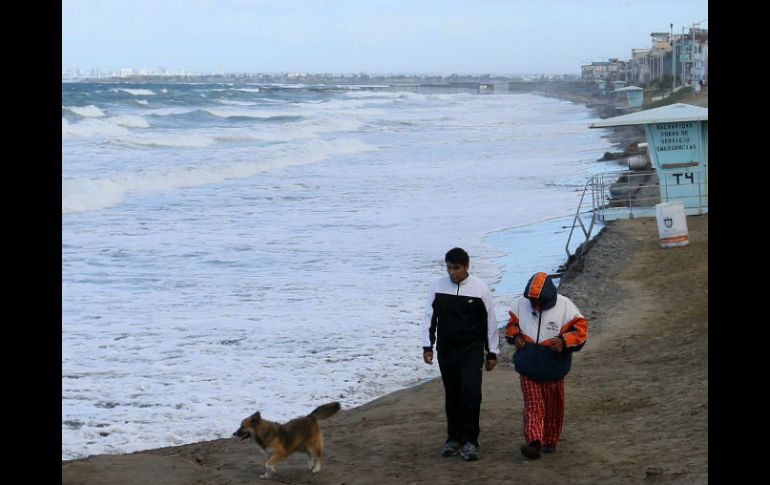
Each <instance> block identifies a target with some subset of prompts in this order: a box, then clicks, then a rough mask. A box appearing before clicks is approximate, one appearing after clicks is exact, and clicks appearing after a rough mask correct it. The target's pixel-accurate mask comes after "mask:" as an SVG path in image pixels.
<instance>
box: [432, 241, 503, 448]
mask: <svg viewBox="0 0 770 485" xmlns="http://www.w3.org/2000/svg"><path fill="white" fill-rule="evenodd" d="M444 261H445V262H446V268H447V273H448V277H446V276H445V277H443V278H441V279H439V280H438V281H436V282H435V283H433V285H432V286H431V289H430V293H429V295H428V301H427V302H426V304H425V315H424V318H423V324H422V350H423V354H422V357H423V360H424V361H425V363H426V364H430V365H432V364H433V345H434V344H435V345H436V352H437V353H438V364H439V369H440V370H441V380H442V381H443V382H444V410H445V412H446V419H447V440H446V443H445V444H444V448H443V450H442V451H441V454H442V455H443V456H452V455H454V454H455V453H457V451H458V450H460V456H461V457H462V458H463V459H464V460H466V461H475V460H478V459H479V441H478V438H479V415H480V412H481V376H482V371H481V369H482V367H484V368H486V370H488V371H491V370H492V369H494V368H495V365H496V364H497V353H498V352H499V350H498V347H499V342H498V338H499V337H498V330H497V319H496V318H495V306H494V303H493V302H492V294H491V293H490V291H489V288H488V287H487V285H486V283H484V282H483V281H481V280H480V279H479V278H476V277H475V276H471V275H470V274H469V273H468V267H469V265H470V258H469V256H468V253H466V252H465V250H463V249H462V248H453V249H450V250H449V252H447V253H446V255H445V257H444ZM437 336H438V339H437V338H436V337H437ZM461 447H462V449H461Z"/></svg>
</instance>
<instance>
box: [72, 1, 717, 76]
mask: <svg viewBox="0 0 770 485" xmlns="http://www.w3.org/2000/svg"><path fill="white" fill-rule="evenodd" d="M672 23H673V24H674V32H675V33H681V31H682V27H683V26H684V27H689V26H692V24H697V23H700V25H696V27H697V26H699V27H702V28H708V0H660V1H659V0H627V1H626V0H456V1H455V0H326V1H324V0H62V69H63V70H64V69H71V68H84V69H90V68H101V69H110V70H117V69H120V68H123V67H131V68H133V69H141V68H148V69H157V68H160V67H163V68H165V69H166V70H178V69H180V68H183V69H185V70H188V71H199V72H218V71H219V70H220V69H222V70H224V71H225V72H241V73H242V72H265V73H272V72H275V73H277V72H313V73H322V72H328V73H359V72H368V73H404V74H410V73H435V74H451V73H457V74H485V73H489V74H535V73H542V74H560V73H564V74H580V65H581V64H585V63H589V62H591V61H601V60H606V59H608V58H610V57H618V58H621V59H627V58H629V57H630V56H631V49H632V48H646V47H649V46H650V43H651V38H650V33H651V32H669V31H670V24H672Z"/></svg>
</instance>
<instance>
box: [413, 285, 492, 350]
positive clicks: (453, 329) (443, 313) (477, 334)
mask: <svg viewBox="0 0 770 485" xmlns="http://www.w3.org/2000/svg"><path fill="white" fill-rule="evenodd" d="M436 337H438V341H437V338H436ZM498 339H499V336H498V329H497V318H495V305H494V303H493V302H492V293H491V292H490V291H489V287H488V286H487V285H486V283H484V282H483V281H481V280H480V279H479V278H476V277H475V276H472V275H468V277H467V278H465V279H464V280H462V281H461V282H460V283H453V282H452V280H451V279H450V278H449V276H445V277H443V278H441V279H439V280H438V281H436V282H435V283H433V285H432V286H431V289H430V293H429V294H428V301H427V302H426V303H425V316H424V317H423V322H422V347H423V350H424V351H430V350H433V345H434V344H435V345H436V350H437V351H438V352H439V353H440V354H441V353H452V352H454V351H460V350H463V349H466V348H468V347H469V346H472V345H473V344H474V343H479V344H481V343H483V344H484V349H485V350H486V352H487V358H496V357H497V354H498V352H499V351H500V350H499V341H498Z"/></svg>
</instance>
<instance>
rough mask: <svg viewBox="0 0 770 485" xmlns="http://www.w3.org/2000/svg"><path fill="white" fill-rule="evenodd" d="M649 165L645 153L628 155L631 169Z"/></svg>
mask: <svg viewBox="0 0 770 485" xmlns="http://www.w3.org/2000/svg"><path fill="white" fill-rule="evenodd" d="M646 166H647V157H646V156H644V155H631V156H630V157H628V168H629V169H631V170H641V169H643V168H644V167H646Z"/></svg>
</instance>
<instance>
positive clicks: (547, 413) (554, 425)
mask: <svg viewBox="0 0 770 485" xmlns="http://www.w3.org/2000/svg"><path fill="white" fill-rule="evenodd" d="M519 380H520V381H521V392H522V394H523V395H524V439H525V440H526V442H527V443H531V442H533V441H539V442H540V443H541V444H546V443H548V444H552V445H555V444H556V442H557V441H559V436H560V435H561V427H562V424H563V423H564V379H559V380H558V381H542V382H537V381H533V380H532V379H529V378H528V377H526V376H523V375H521V374H519Z"/></svg>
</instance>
